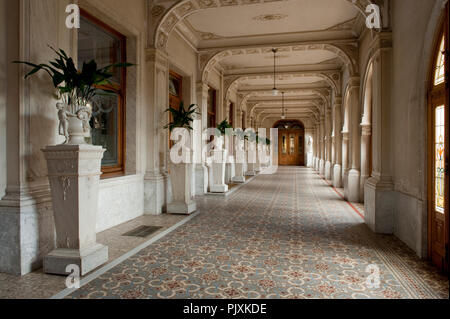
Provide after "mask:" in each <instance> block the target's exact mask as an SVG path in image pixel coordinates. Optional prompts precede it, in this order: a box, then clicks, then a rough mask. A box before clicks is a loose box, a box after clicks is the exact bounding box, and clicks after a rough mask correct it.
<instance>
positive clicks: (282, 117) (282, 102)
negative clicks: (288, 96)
mask: <svg viewBox="0 0 450 319" xmlns="http://www.w3.org/2000/svg"><path fill="white" fill-rule="evenodd" d="M281 119H282V120H285V119H286V111H285V110H284V92H281Z"/></svg>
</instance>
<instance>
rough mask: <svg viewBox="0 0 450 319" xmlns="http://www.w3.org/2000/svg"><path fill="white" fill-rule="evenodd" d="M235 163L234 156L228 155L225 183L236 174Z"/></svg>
mask: <svg viewBox="0 0 450 319" xmlns="http://www.w3.org/2000/svg"><path fill="white" fill-rule="evenodd" d="M235 171H236V164H235V161H234V156H228V161H227V165H226V169H225V183H230V182H231V181H232V179H233V177H234V176H235V175H236V172H235Z"/></svg>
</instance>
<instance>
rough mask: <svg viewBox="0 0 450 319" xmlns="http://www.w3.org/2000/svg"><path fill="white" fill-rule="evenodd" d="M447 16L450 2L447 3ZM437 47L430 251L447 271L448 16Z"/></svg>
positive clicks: (431, 127)
mask: <svg viewBox="0 0 450 319" xmlns="http://www.w3.org/2000/svg"><path fill="white" fill-rule="evenodd" d="M446 14H447V16H448V4H447V13H446ZM445 21H447V22H446V23H445V26H444V27H443V31H442V33H441V36H440V37H439V41H438V44H437V48H436V54H435V59H434V61H433V74H432V77H431V79H432V81H431V86H430V91H429V94H428V100H429V108H428V109H429V112H428V129H429V130H428V133H429V145H430V147H429V151H428V155H429V157H428V158H429V172H430V173H429V174H428V177H429V180H428V184H429V187H428V203H429V207H428V227H429V228H428V251H429V257H430V259H431V261H432V263H433V264H434V265H435V266H437V267H438V268H439V269H440V270H442V272H444V273H445V272H448V261H449V260H448V243H449V195H448V194H449V186H450V185H449V171H448V169H449V168H448V165H449V147H448V146H449V144H448V142H449V100H448V89H449V88H448V67H449V66H448V63H447V62H446V61H448V19H445Z"/></svg>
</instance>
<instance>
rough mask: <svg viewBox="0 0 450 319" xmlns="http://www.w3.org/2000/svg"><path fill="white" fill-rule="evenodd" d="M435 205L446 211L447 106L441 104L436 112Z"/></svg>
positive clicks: (439, 209)
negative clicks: (445, 156) (445, 138)
mask: <svg viewBox="0 0 450 319" xmlns="http://www.w3.org/2000/svg"><path fill="white" fill-rule="evenodd" d="M435 116H436V118H435V144H436V145H435V153H436V159H435V169H436V173H435V174H436V175H435V189H436V191H435V193H436V199H435V202H436V203H435V205H436V211H438V212H440V213H444V207H445V163H444V155H445V142H444V141H445V140H444V137H445V106H444V105H442V106H439V107H437V108H436V114H435Z"/></svg>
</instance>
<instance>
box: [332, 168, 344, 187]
mask: <svg viewBox="0 0 450 319" xmlns="http://www.w3.org/2000/svg"><path fill="white" fill-rule="evenodd" d="M333 186H334V187H336V188H341V187H342V166H341V165H339V164H336V165H334V167H333Z"/></svg>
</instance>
